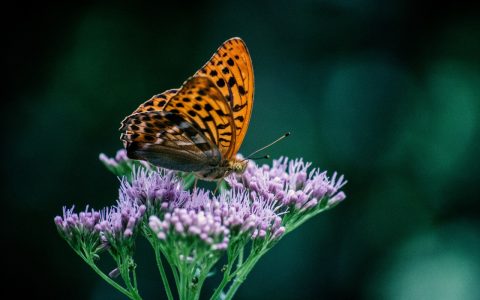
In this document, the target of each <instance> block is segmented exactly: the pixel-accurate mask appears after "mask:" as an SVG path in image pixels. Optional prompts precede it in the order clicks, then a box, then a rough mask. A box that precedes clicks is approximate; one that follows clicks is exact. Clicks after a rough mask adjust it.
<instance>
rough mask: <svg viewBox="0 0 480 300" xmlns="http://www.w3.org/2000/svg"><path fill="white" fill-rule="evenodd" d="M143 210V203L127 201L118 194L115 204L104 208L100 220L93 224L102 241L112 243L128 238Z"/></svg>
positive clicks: (140, 218) (144, 208) (141, 216)
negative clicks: (118, 197)
mask: <svg viewBox="0 0 480 300" xmlns="http://www.w3.org/2000/svg"><path fill="white" fill-rule="evenodd" d="M145 211H146V206H145V205H139V204H137V203H135V202H132V201H129V200H128V199H125V198H124V197H122V194H120V199H119V200H118V202H117V205H116V206H113V207H110V208H105V209H104V210H103V211H102V213H101V221H100V222H99V223H98V224H97V225H96V226H95V228H96V229H97V230H98V231H99V232H100V235H101V238H102V242H104V243H105V244H108V245H112V244H116V243H118V242H123V241H125V240H128V239H130V238H131V237H132V236H133V234H134V232H135V229H136V228H137V226H138V224H139V222H140V220H142V218H143V215H144V214H145Z"/></svg>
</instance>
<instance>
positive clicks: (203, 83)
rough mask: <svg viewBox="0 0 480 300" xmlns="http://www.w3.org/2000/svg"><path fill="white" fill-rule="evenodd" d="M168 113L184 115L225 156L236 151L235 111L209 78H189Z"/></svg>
mask: <svg viewBox="0 0 480 300" xmlns="http://www.w3.org/2000/svg"><path fill="white" fill-rule="evenodd" d="M164 110H165V111H168V112H172V113H175V114H179V115H181V116H182V117H183V118H184V119H185V120H187V121H188V122H189V123H190V124H192V125H193V126H195V127H196V128H197V129H198V130H199V131H200V132H202V133H203V134H204V135H205V136H206V137H207V138H208V139H209V140H210V141H211V142H212V143H213V144H215V145H217V147H218V149H219V151H220V153H222V155H223V156H225V155H226V154H227V153H229V151H232V150H231V149H232V148H233V147H234V145H235V135H234V134H233V133H234V132H235V125H234V123H233V116H232V110H231V108H230V105H229V104H228V103H227V102H226V100H225V98H224V96H223V94H222V93H221V92H220V90H219V89H218V88H217V87H216V86H215V84H214V83H212V81H211V80H210V79H209V78H208V77H204V76H194V77H191V78H189V79H188V80H187V81H186V82H185V83H184V84H183V86H182V88H181V89H180V90H179V91H178V93H177V94H176V95H175V96H173V97H172V98H171V99H170V101H169V102H168V103H167V105H166V106H165V107H164Z"/></svg>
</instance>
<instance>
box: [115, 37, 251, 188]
mask: <svg viewBox="0 0 480 300" xmlns="http://www.w3.org/2000/svg"><path fill="white" fill-rule="evenodd" d="M253 91H254V85H253V67H252V63H251V59H250V55H249V53H248V50H247V48H246V46H245V43H244V42H243V41H242V40H241V39H239V38H232V39H230V40H228V41H226V42H225V43H223V44H222V46H220V48H219V49H218V50H217V52H216V53H215V54H214V55H213V57H212V58H211V59H210V60H209V61H208V62H207V63H206V64H205V65H204V66H203V67H202V68H201V69H200V70H199V71H197V72H196V73H195V75H193V76H192V77H190V78H189V79H187V80H186V81H185V82H184V84H183V85H182V87H181V88H180V89H173V90H167V91H165V92H164V93H161V94H158V95H155V96H153V97H152V98H151V99H149V100H148V101H146V102H145V103H143V104H142V105H140V106H139V107H138V108H137V109H136V110H135V111H134V112H133V113H132V114H131V115H129V116H128V117H126V118H125V119H124V120H123V121H122V126H121V127H120V131H121V132H122V134H121V137H120V138H121V140H122V141H123V143H124V146H125V148H126V150H127V155H128V157H130V158H132V159H140V160H145V161H148V162H150V163H152V164H154V165H156V166H159V167H164V168H168V169H173V170H179V171H184V172H194V173H195V175H196V176H197V177H198V178H200V179H203V180H218V179H221V178H223V177H225V176H227V175H229V174H231V173H232V172H235V173H243V172H244V171H245V168H246V165H247V161H246V160H244V159H237V158H236V154H237V152H238V149H239V148H240V145H241V143H242V141H243V139H244V137H245V134H246V131H247V128H248V124H249V120H250V116H251V111H252V105H253Z"/></svg>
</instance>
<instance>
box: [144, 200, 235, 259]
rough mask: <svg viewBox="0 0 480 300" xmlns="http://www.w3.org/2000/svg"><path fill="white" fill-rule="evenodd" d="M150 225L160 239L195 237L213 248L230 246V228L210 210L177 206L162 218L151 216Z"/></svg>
mask: <svg viewBox="0 0 480 300" xmlns="http://www.w3.org/2000/svg"><path fill="white" fill-rule="evenodd" d="M149 226H150V228H151V229H152V230H153V232H155V234H156V235H157V237H158V238H159V239H160V240H167V239H168V238H171V239H174V240H177V239H178V238H180V239H186V240H189V239H191V238H194V239H196V240H198V241H201V242H202V243H204V244H205V245H208V246H209V247H210V248H211V249H212V250H225V249H226V248H227V247H228V241H229V230H228V228H227V227H225V226H224V225H223V224H222V223H221V221H219V220H217V219H216V218H215V216H214V215H213V214H212V213H210V212H205V211H203V210H200V211H195V210H187V209H185V208H175V209H174V210H173V211H172V212H171V213H170V212H169V213H166V214H165V215H164V216H163V218H162V220H160V219H159V218H158V217H156V216H151V217H150V219H149Z"/></svg>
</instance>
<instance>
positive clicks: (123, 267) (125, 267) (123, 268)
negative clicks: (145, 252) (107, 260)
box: [118, 259, 142, 300]
mask: <svg viewBox="0 0 480 300" xmlns="http://www.w3.org/2000/svg"><path fill="white" fill-rule="evenodd" d="M118 268H119V269H120V274H121V276H122V278H123V281H124V282H125V285H126V286H127V288H128V290H129V292H130V295H131V296H132V299H135V300H141V299H142V297H140V294H139V293H138V290H137V289H136V287H134V286H133V285H132V280H131V278H130V264H129V261H125V259H122V261H121V262H120V264H119V265H118ZM132 273H133V277H134V278H135V277H136V275H135V269H134V270H132Z"/></svg>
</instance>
